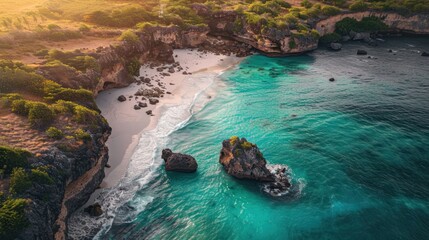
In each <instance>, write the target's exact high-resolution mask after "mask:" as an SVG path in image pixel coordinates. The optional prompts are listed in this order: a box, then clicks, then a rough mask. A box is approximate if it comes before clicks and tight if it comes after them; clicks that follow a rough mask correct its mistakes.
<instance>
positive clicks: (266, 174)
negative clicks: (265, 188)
mask: <svg viewBox="0 0 429 240" xmlns="http://www.w3.org/2000/svg"><path fill="white" fill-rule="evenodd" d="M219 163H220V164H222V165H223V167H224V169H225V170H226V172H227V173H228V174H229V175H231V176H234V177H236V178H240V179H252V180H257V181H269V182H271V181H274V180H275V177H274V175H273V174H272V173H271V172H270V171H269V170H268V169H267V167H266V165H267V161H266V160H265V158H264V157H263V155H262V153H261V152H260V151H259V148H258V147H257V146H256V145H255V144H253V143H250V142H248V141H247V140H246V139H245V138H242V139H239V138H238V137H236V136H234V137H231V138H230V139H226V140H224V141H223V143H222V150H221V151H220V158H219Z"/></svg>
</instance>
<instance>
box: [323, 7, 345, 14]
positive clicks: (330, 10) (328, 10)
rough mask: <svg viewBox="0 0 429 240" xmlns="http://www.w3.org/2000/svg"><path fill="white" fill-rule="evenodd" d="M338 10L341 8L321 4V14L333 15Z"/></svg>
mask: <svg viewBox="0 0 429 240" xmlns="http://www.w3.org/2000/svg"><path fill="white" fill-rule="evenodd" d="M340 12H341V10H340V9H339V8H337V7H333V6H323V7H322V14H323V15H326V16H335V15H337V14H338V13H340Z"/></svg>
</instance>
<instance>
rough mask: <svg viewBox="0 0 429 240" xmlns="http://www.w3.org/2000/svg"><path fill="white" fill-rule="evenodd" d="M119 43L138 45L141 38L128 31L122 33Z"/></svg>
mask: <svg viewBox="0 0 429 240" xmlns="http://www.w3.org/2000/svg"><path fill="white" fill-rule="evenodd" d="M118 40H119V41H125V42H128V43H138V42H139V41H140V38H139V37H138V36H137V34H135V33H134V32H133V31H132V30H130V29H128V30H126V31H124V32H122V34H121V36H119V38H118Z"/></svg>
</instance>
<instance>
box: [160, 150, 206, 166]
mask: <svg viewBox="0 0 429 240" xmlns="http://www.w3.org/2000/svg"><path fill="white" fill-rule="evenodd" d="M161 158H162V159H164V161H165V170H166V171H176V172H195V171H197V168H198V164H197V161H196V160H195V158H193V157H192V156H190V155H187V154H182V153H173V151H171V150H170V149H168V148H166V149H164V150H162V155H161Z"/></svg>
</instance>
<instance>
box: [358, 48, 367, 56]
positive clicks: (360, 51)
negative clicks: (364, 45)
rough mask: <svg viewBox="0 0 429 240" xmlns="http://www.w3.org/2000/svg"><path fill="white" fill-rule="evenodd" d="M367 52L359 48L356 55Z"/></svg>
mask: <svg viewBox="0 0 429 240" xmlns="http://www.w3.org/2000/svg"><path fill="white" fill-rule="evenodd" d="M367 54H368V53H367V52H366V51H365V50H362V49H359V50H357V55H367Z"/></svg>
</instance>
